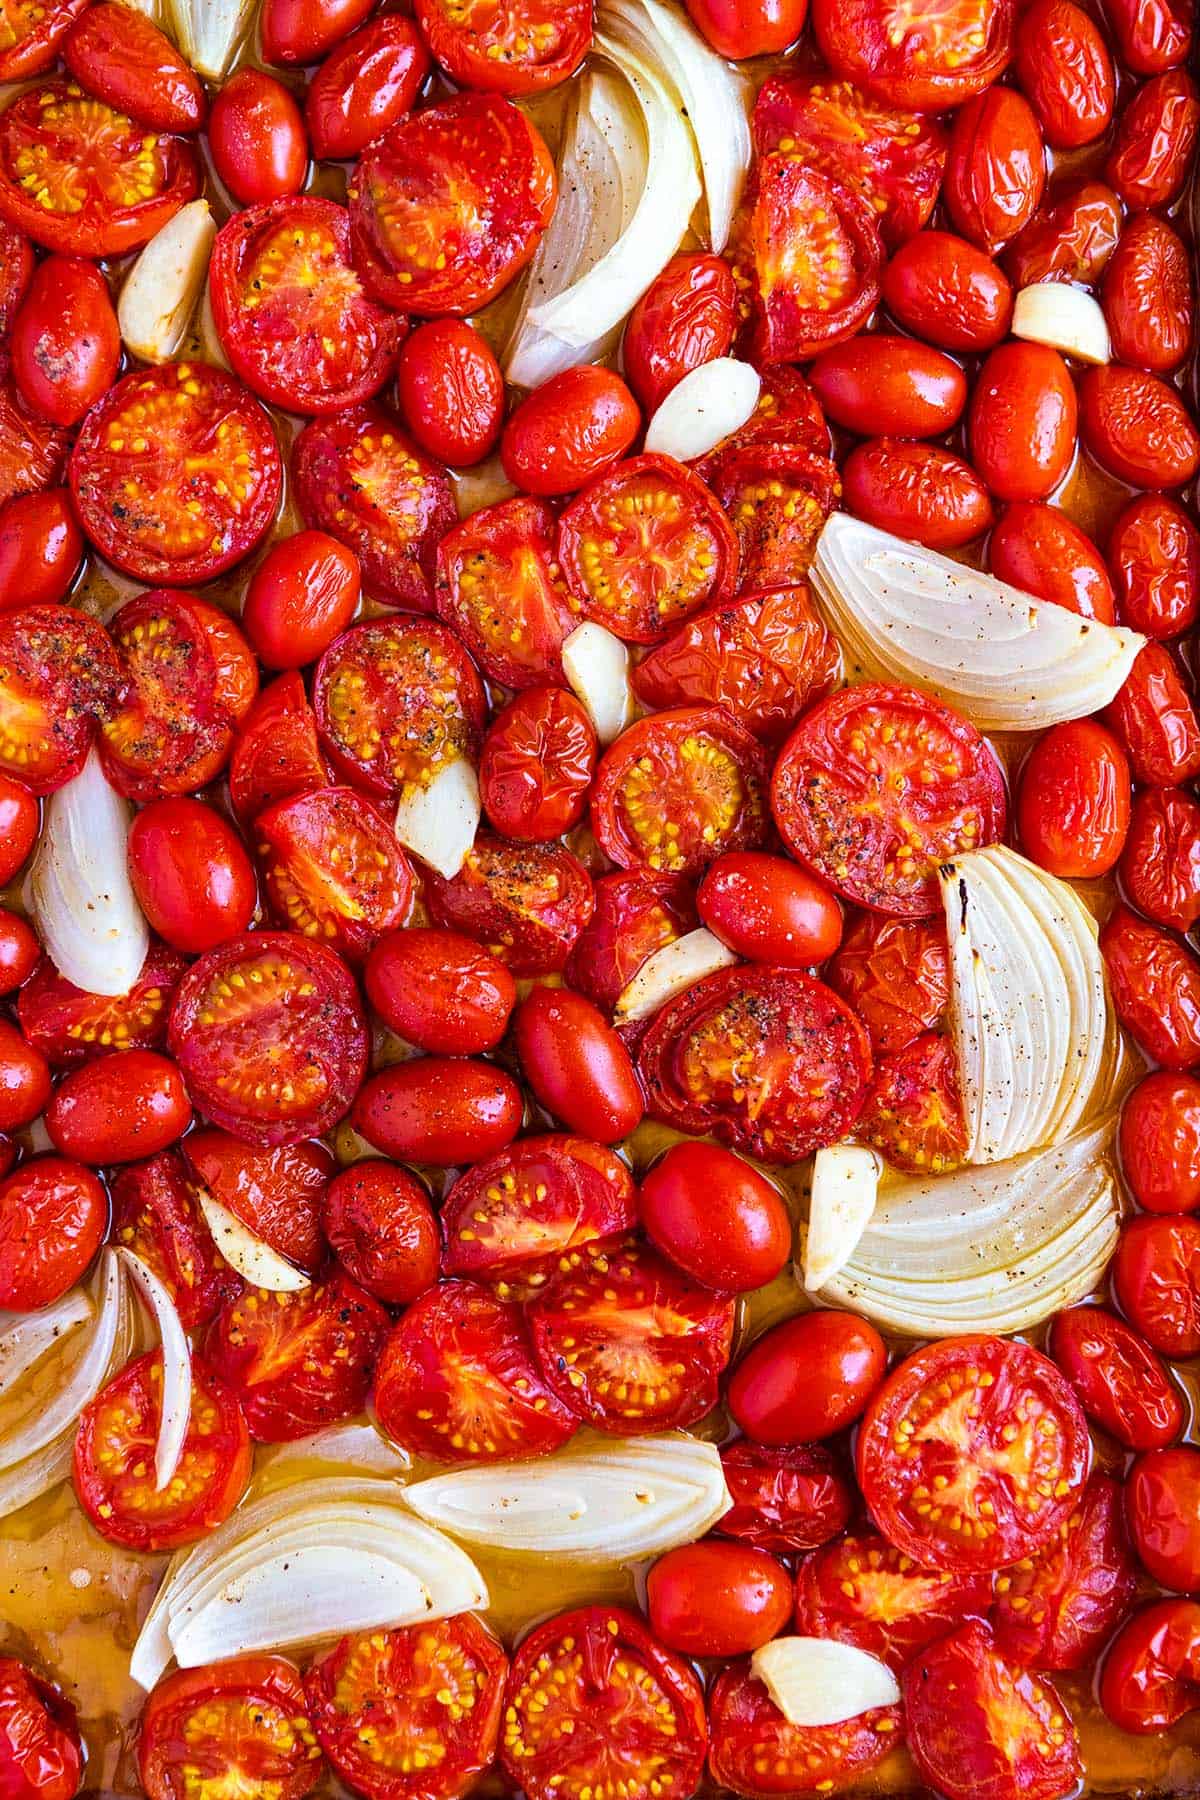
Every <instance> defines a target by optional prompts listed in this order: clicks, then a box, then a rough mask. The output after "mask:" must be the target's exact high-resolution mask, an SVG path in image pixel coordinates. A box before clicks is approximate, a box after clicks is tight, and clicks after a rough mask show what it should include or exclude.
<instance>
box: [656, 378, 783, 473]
mask: <svg viewBox="0 0 1200 1800" xmlns="http://www.w3.org/2000/svg"><path fill="white" fill-rule="evenodd" d="M761 391H762V381H761V379H760V377H759V373H758V370H757V369H753V368H751V366H750V364H749V363H744V362H738V361H737V360H736V359H735V358H734V357H732V356H718V357H715V358H714V360H713V361H712V362H706V363H701V365H700V367H699V368H698V369H692V370H691V371H690V372H689V373H688V374H687V375H685V376H684V377H683V380H682V381H680V382H678V383H677V384H676V386H675V387H673V388H672V389H671V392H670V393H669V394H668V395H667V397H666V399H665V400H664V401H663V403H662V405H661V406H660V407H659V409H658V411H657V412H656V413H655V415H654V417H653V418H652V419H651V421H650V424H649V426H648V427H647V429H646V449H647V451H648V452H653V453H654V454H656V455H659V456H673V457H674V458H675V460H676V462H684V463H686V462H694V461H695V460H696V458H697V457H699V456H707V455H708V453H709V451H710V450H713V449H715V448H716V446H717V445H718V444H719V443H720V442H721V440H722V438H727V437H728V436H729V435H730V433H731V432H734V431H739V430H740V429H741V427H742V426H743V425H744V424H745V423H746V421H747V419H749V418H751V417H752V416H753V414H754V409H755V407H756V406H757V405H758V396H759V394H760V393H761Z"/></svg>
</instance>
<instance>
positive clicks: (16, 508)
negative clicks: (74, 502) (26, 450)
mask: <svg viewBox="0 0 1200 1800" xmlns="http://www.w3.org/2000/svg"><path fill="white" fill-rule="evenodd" d="M82 561H83V534H82V532H81V531H80V529H79V526H78V525H77V524H76V521H75V514H74V513H73V512H72V510H71V506H70V502H69V501H68V499H67V493H66V489H65V488H54V489H51V491H50V492H49V493H45V494H22V495H20V496H19V497H18V498H17V499H15V500H9V501H8V502H7V504H6V505H5V506H3V507H2V508H0V612H15V611H17V610H18V609H20V608H22V607H26V606H53V605H55V604H56V603H57V602H58V601H59V600H62V599H63V598H64V597H65V595H66V593H67V590H68V589H69V588H70V586H71V584H72V582H73V581H74V579H75V577H76V575H77V574H78V572H79V565H80V563H81V562H82Z"/></svg>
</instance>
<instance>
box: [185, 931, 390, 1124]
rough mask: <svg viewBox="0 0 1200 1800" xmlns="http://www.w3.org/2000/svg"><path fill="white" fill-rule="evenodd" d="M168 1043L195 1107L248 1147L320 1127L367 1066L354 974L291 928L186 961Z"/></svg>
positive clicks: (340, 1107)
mask: <svg viewBox="0 0 1200 1800" xmlns="http://www.w3.org/2000/svg"><path fill="white" fill-rule="evenodd" d="M168 1043H169V1045H170V1049H171V1054H172V1055H173V1056H174V1058H175V1060H176V1062H177V1063H178V1064H179V1067H180V1069H181V1071H182V1073H183V1078H184V1080H185V1082H186V1083H187V1086H188V1091H189V1093H190V1094H191V1096H192V1099H193V1101H194V1102H195V1104H196V1105H197V1106H198V1107H199V1109H200V1111H201V1112H203V1113H204V1114H206V1116H207V1117H208V1118H209V1119H211V1120H212V1122H213V1124H214V1125H220V1126H222V1127H224V1129H225V1130H227V1131H230V1132H232V1133H233V1135H234V1136H235V1137H239V1138H242V1139H243V1140H244V1141H245V1142H246V1143H250V1144H294V1143H298V1142H299V1141H300V1139H301V1138H307V1137H314V1136H317V1135H318V1134H319V1133H321V1132H322V1131H326V1130H328V1128H329V1127H330V1126H331V1125H334V1124H336V1123H337V1121H338V1120H339V1119H341V1118H342V1117H344V1115H345V1114H346V1113H347V1112H348V1111H349V1110H350V1106H351V1103H352V1101H353V1099H354V1096H355V1094H356V1093H357V1092H358V1090H359V1088H360V1087H361V1086H362V1080H363V1076H364V1074H365V1073H366V1066H367V1031H366V1024H365V1021H364V1019H363V1011H362V1002H361V1000H360V999H359V994H358V989H357V987H356V986H355V983H354V978H353V977H352V975H351V974H350V971H349V970H348V969H347V967H346V965H345V963H343V962H342V960H341V958H340V957H338V956H336V955H335V954H334V952H333V951H332V950H326V949H325V948H324V947H323V946H322V945H320V944H312V943H309V942H308V940H307V939H306V938H301V937H297V936H296V935H295V934H294V933H291V932H282V931H280V932H271V931H257V932H252V933H250V934H249V935H247V936H244V937H239V938H233V939H231V940H230V942H229V943H227V944H222V945H221V946H220V948H219V949H217V950H210V951H209V952H208V954H207V955H206V956H202V957H200V959H199V960H198V961H197V962H194V963H193V964H192V966H191V968H190V969H189V970H188V972H187V974H186V976H185V977H184V979H183V981H182V982H181V984H180V987H179V991H178V993H177V994H176V996H175V1004H174V1006H173V1007H172V1009H171V1022H170V1027H169V1030H168Z"/></svg>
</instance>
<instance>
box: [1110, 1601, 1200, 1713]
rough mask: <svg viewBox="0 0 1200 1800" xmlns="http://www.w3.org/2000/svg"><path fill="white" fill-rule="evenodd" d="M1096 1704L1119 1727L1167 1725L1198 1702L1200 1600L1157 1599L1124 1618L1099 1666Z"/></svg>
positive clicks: (1188, 1711)
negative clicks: (1126, 1618)
mask: <svg viewBox="0 0 1200 1800" xmlns="http://www.w3.org/2000/svg"><path fill="white" fill-rule="evenodd" d="M1099 1696H1100V1704H1101V1706H1102V1707H1103V1708H1104V1711H1105V1712H1106V1713H1107V1714H1108V1717H1109V1718H1110V1719H1111V1720H1112V1722H1113V1724H1114V1725H1117V1726H1119V1727H1120V1729H1121V1730H1122V1731H1134V1732H1141V1733H1150V1732H1159V1731H1166V1730H1169V1728H1170V1727H1171V1726H1172V1725H1176V1724H1178V1722H1179V1720H1180V1719H1182V1718H1183V1717H1184V1715H1185V1714H1187V1713H1190V1712H1192V1711H1193V1710H1194V1708H1195V1707H1197V1706H1200V1606H1198V1605H1197V1604H1196V1602H1195V1601H1194V1600H1179V1599H1170V1600H1155V1601H1153V1602H1152V1603H1151V1604H1150V1605H1149V1606H1143V1607H1141V1608H1139V1610H1138V1611H1137V1612H1135V1613H1134V1614H1133V1616H1132V1618H1130V1619H1128V1620H1126V1622H1125V1624H1124V1625H1123V1626H1122V1627H1121V1629H1120V1631H1119V1632H1118V1633H1117V1635H1116V1637H1115V1638H1114V1639H1113V1641H1112V1646H1111V1648H1110V1649H1109V1652H1108V1655H1107V1656H1106V1658H1105V1660H1104V1667H1103V1668H1102V1670H1101V1672H1100V1687H1099Z"/></svg>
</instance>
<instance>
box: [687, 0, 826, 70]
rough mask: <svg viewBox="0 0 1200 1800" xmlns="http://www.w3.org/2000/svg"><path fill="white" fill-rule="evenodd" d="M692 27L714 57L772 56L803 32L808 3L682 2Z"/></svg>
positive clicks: (778, 0)
mask: <svg viewBox="0 0 1200 1800" xmlns="http://www.w3.org/2000/svg"><path fill="white" fill-rule="evenodd" d="M686 4H687V9H688V14H689V16H690V18H691V21H692V24H693V25H694V26H695V27H696V30H697V31H698V32H700V34H701V36H702V37H704V38H706V39H707V40H708V42H709V43H710V44H711V45H712V47H713V49H714V50H715V51H716V52H717V55H718V56H727V57H728V58H729V60H730V61H731V62H740V61H741V60H742V59H743V58H744V57H747V56H773V55H775V53H776V52H777V51H779V50H786V49H787V47H788V45H789V44H794V43H795V41H796V39H797V38H798V37H799V36H800V33H801V31H802V30H803V29H804V21H805V19H806V18H807V16H808V0H686Z"/></svg>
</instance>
